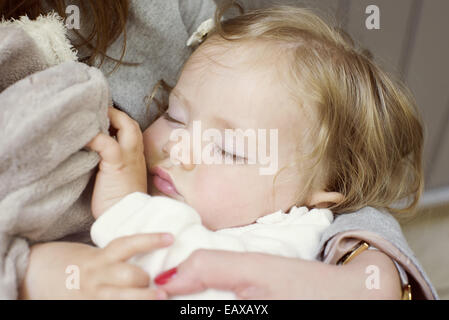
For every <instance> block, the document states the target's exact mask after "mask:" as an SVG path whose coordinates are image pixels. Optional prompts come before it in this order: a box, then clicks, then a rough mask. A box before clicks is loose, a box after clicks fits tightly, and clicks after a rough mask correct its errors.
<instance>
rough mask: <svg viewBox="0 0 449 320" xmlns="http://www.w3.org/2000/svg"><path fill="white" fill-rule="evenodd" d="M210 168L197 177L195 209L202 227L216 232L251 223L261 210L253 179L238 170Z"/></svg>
mask: <svg viewBox="0 0 449 320" xmlns="http://www.w3.org/2000/svg"><path fill="white" fill-rule="evenodd" d="M213 167H214V166H210V167H209V168H204V169H203V170H201V172H198V176H197V177H196V183H195V192H196V195H197V196H196V199H195V202H196V203H195V205H194V207H195V208H196V210H197V211H198V212H199V214H200V215H201V218H202V220H203V224H204V225H205V226H206V227H208V228H210V229H213V230H216V229H222V228H228V227H234V226H239V225H245V224H249V223H252V222H254V219H255V216H256V215H257V214H258V212H261V210H263V208H259V206H260V205H261V201H260V198H259V197H258V194H259V193H258V192H257V190H255V188H254V185H255V182H254V180H253V181H251V180H252V179H250V178H249V177H245V172H244V170H239V168H235V169H234V170H229V168H222V167H217V168H215V170H214V168H213Z"/></svg>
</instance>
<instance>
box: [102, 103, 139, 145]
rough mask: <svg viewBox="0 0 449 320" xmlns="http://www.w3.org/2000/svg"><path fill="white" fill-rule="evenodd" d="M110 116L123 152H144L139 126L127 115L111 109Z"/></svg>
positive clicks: (109, 110)
mask: <svg viewBox="0 0 449 320" xmlns="http://www.w3.org/2000/svg"><path fill="white" fill-rule="evenodd" d="M108 116H109V119H110V120H111V124H112V126H113V127H114V128H116V129H117V130H118V131H117V139H118V143H119V144H120V146H121V147H122V148H123V150H127V151H139V152H140V151H143V142H142V131H141V130H140V127H139V124H138V123H137V122H136V121H135V120H133V119H132V118H130V117H129V116H128V115H127V114H126V113H124V112H122V111H120V110H117V109H115V108H113V107H109V109H108Z"/></svg>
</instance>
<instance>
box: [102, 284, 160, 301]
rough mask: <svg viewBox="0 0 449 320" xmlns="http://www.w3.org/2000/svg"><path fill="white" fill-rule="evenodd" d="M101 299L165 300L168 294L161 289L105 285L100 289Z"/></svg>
mask: <svg viewBox="0 0 449 320" xmlns="http://www.w3.org/2000/svg"><path fill="white" fill-rule="evenodd" d="M98 298H99V299H100V300H164V299H167V294H166V293H165V292H164V291H163V290H161V289H150V288H145V289H135V288H129V289H123V288H116V287H113V286H104V287H102V288H101V289H100V291H99V294H98Z"/></svg>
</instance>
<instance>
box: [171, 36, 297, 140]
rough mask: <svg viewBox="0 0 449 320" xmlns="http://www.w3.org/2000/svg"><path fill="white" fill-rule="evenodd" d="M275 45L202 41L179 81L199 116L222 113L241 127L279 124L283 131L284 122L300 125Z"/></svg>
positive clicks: (286, 124) (267, 127) (277, 125)
mask: <svg viewBox="0 0 449 320" xmlns="http://www.w3.org/2000/svg"><path fill="white" fill-rule="evenodd" d="M273 47H275V46H273ZM276 50H277V49H276V48H271V47H270V45H269V44H268V43H267V42H262V41H258V42H256V41H255V42H249V41H241V42H238V43H237V42H231V43H230V42H227V41H219V40H217V41H213V42H206V43H205V44H203V45H202V46H200V47H199V48H198V49H197V50H196V51H195V52H194V53H193V55H192V57H191V58H190V59H189V61H188V63H187V64H186V66H185V68H184V70H183V73H182V75H181V77H180V82H179V83H178V84H179V85H180V89H182V90H185V89H187V90H185V91H189V93H190V96H189V99H190V100H195V102H194V105H195V106H196V109H198V110H200V113H201V117H212V116H213V115H216V114H220V116H223V118H227V119H228V120H231V121H229V122H237V123H241V124H242V126H241V127H242V128H243V129H246V128H248V127H258V128H262V129H271V128H278V129H279V130H280V132H279V134H280V135H283V132H284V131H286V130H287V129H286V128H287V127H288V128H292V127H293V128H295V127H296V128H300V127H303V126H304V123H303V118H304V117H303V116H302V110H301V109H302V108H301V106H300V105H299V103H298V101H297V100H296V99H295V97H293V96H292V95H291V94H290V91H289V89H288V85H286V81H287V80H286V79H282V78H287V77H288V76H287V75H286V74H285V72H287V71H286V70H285V69H284V68H282V66H279V65H280V63H279V62H278V61H279V59H280V56H279V52H276ZM276 54H277V57H276ZM189 89H190V90H189ZM186 94H187V93H186ZM232 120H235V121H232ZM258 128H256V129H258ZM289 136H290V133H289Z"/></svg>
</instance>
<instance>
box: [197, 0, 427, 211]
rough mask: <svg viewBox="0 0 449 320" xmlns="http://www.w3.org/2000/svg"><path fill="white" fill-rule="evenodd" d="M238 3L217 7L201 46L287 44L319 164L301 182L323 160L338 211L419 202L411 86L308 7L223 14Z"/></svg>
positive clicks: (418, 142) (418, 147) (319, 168)
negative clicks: (310, 116)
mask: <svg viewBox="0 0 449 320" xmlns="http://www.w3.org/2000/svg"><path fill="white" fill-rule="evenodd" d="M234 4H235V2H234V1H228V3H226V4H225V5H224V6H222V7H221V8H220V9H219V10H217V12H216V15H215V28H214V29H213V30H211V32H209V34H208V36H207V39H206V41H205V42H204V43H203V44H202V45H201V46H203V45H214V44H215V43H217V41H218V42H222V41H226V42H230V43H236V42H238V43H242V42H244V41H250V40H255V41H266V42H271V43H272V44H273V45H274V46H278V47H282V48H283V51H282V52H283V57H280V58H279V59H283V60H285V61H286V63H287V64H288V70H289V71H287V72H288V73H287V74H286V76H285V78H286V80H287V81H289V82H290V83H289V87H290V88H292V90H291V92H292V95H293V96H294V97H295V98H296V99H297V100H296V101H298V107H303V108H307V109H309V110H313V112H314V113H315V117H316V120H317V126H316V132H315V143H314V149H313V151H311V152H310V153H309V154H308V155H307V156H308V157H310V158H312V159H314V161H313V163H314V164H313V166H312V169H314V170H311V172H312V174H311V175H310V179H309V180H308V182H307V185H306V186H305V188H304V189H305V190H307V189H308V188H310V187H311V186H312V185H314V184H315V183H316V182H317V181H319V179H321V178H319V177H321V176H322V172H323V168H324V169H325V172H326V179H325V185H324V188H325V190H326V191H333V192H340V193H341V194H343V195H344V199H343V200H342V201H341V202H340V203H337V204H335V205H333V206H332V207H330V209H331V210H333V212H335V213H345V212H351V211H355V210H358V209H360V208H362V207H364V206H372V207H375V208H380V209H387V210H389V211H391V212H405V211H411V210H412V209H414V208H415V207H416V205H417V203H418V201H419V198H420V195H421V192H422V188H423V173H422V149H423V128H422V124H421V119H420V116H419V114H418V112H417V108H416V106H415V102H414V99H413V97H412V95H411V94H410V92H409V91H408V90H407V88H405V87H404V85H403V84H401V83H400V82H399V81H397V80H394V78H393V77H392V76H390V75H388V74H387V73H386V72H385V71H383V70H382V69H381V68H380V67H379V66H378V65H377V64H376V63H375V62H374V61H373V59H372V58H371V56H370V54H369V53H367V51H365V50H362V49H360V48H358V47H356V46H355V44H354V42H353V41H352V40H351V39H350V37H349V36H348V35H347V34H345V33H344V32H342V31H341V30H338V29H337V28H333V27H331V26H329V25H328V24H327V23H326V22H324V20H323V19H321V18H320V17H319V16H318V15H316V14H315V13H313V12H312V11H311V10H308V9H303V8H297V7H289V6H278V7H273V8H268V9H260V10H254V11H251V12H248V13H243V14H240V15H238V16H236V17H233V18H230V19H222V17H223V15H224V13H225V12H226V11H227V9H229V7H231V6H232V5H234ZM300 159H303V157H300V156H299V157H298V161H301V160H300ZM303 195H304V194H298V201H300V199H301V197H302V196H303ZM399 203H400V204H401V205H399Z"/></svg>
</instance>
